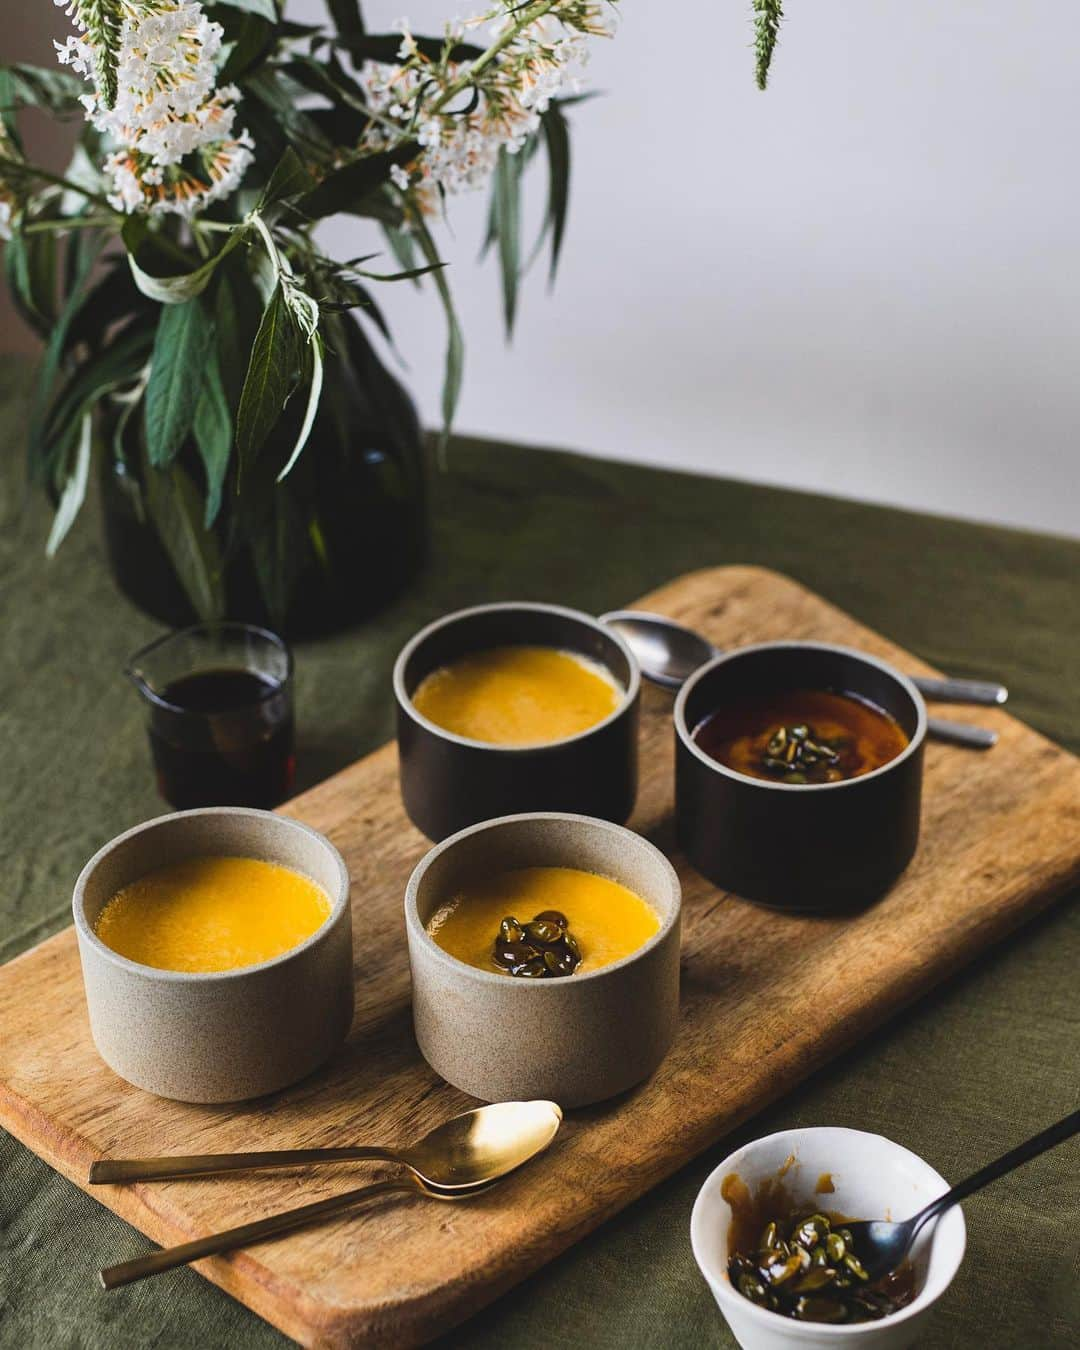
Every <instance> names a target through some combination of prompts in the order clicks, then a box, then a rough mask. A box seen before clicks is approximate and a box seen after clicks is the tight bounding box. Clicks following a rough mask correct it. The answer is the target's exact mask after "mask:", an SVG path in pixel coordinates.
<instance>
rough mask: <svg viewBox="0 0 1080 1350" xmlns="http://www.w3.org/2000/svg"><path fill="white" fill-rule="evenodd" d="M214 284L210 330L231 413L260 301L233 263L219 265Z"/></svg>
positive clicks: (242, 270)
mask: <svg viewBox="0 0 1080 1350" xmlns="http://www.w3.org/2000/svg"><path fill="white" fill-rule="evenodd" d="M214 285H215V288H216V290H217V296H216V301H217V303H216V304H215V307H214V331H215V332H216V334H217V361H218V369H219V371H220V372H221V382H222V385H223V386H224V389H225V398H226V400H227V402H228V405H229V408H230V410H231V412H233V413H235V411H236V409H237V408H238V407H239V406H240V394H241V392H242V391H243V388H244V378H245V376H246V375H247V367H248V361H249V360H250V358H251V349H252V347H253V346H254V345H255V334H256V333H257V332H258V331H259V322H260V320H261V319H262V311H263V302H262V300H261V298H260V297H259V294H258V292H257V291H256V289H255V284H254V278H253V277H252V275H251V273H250V272H249V271H248V270H247V268H246V267H238V266H236V265H235V264H233V265H231V266H226V267H223V268H222V269H221V271H220V272H219V273H218V276H217V280H216V281H215V283H214Z"/></svg>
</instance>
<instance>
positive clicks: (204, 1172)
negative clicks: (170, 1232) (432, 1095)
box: [88, 1148, 407, 1186]
mask: <svg viewBox="0 0 1080 1350" xmlns="http://www.w3.org/2000/svg"><path fill="white" fill-rule="evenodd" d="M365 1158H367V1159H378V1160H380V1161H382V1162H404V1161H405V1160H404V1159H403V1158H402V1157H401V1156H400V1155H399V1154H398V1153H396V1152H395V1151H394V1150H393V1149H389V1148H285V1149H272V1150H267V1151H264V1152H261V1153H192V1154H188V1155H186V1156H183V1155H178V1156H174V1157H164V1158H102V1159H101V1160H100V1161H99V1162H93V1163H91V1164H90V1175H89V1177H88V1181H89V1183H90V1185H91V1186H101V1185H104V1184H105V1183H106V1182H110V1181H112V1182H125V1181H165V1180H167V1179H168V1178H170V1177H206V1176H213V1175H214V1174H215V1173H218V1172H248V1171H254V1170H257V1169H258V1168H262V1167H305V1166H307V1165H308V1164H310V1163H327V1162H356V1161H358V1160H362V1159H365ZM406 1165H407V1164H406Z"/></svg>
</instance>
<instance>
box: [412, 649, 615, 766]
mask: <svg viewBox="0 0 1080 1350" xmlns="http://www.w3.org/2000/svg"><path fill="white" fill-rule="evenodd" d="M622 695H623V691H622V689H621V688H620V687H619V686H618V685H617V684H616V682H615V681H614V679H612V677H611V676H610V675H609V674H608V673H607V671H606V670H604V668H603V667H602V666H599V665H594V664H593V662H591V661H589V660H588V659H587V658H585V657H583V656H579V655H577V653H575V652H566V651H560V650H558V649H557V648H555V647H529V646H522V647H490V648H488V649H487V650H486V651H479V652H471V653H470V654H469V655H468V656H463V657H461V659H460V660H457V661H453V662H451V663H450V664H449V665H446V666H440V667H439V669H437V670H433V671H432V672H431V674H430V675H427V676H425V678H424V679H423V680H421V682H420V684H419V685H418V686H417V689H416V692H415V693H414V694H413V696H412V702H413V706H414V707H415V708H416V710H417V712H419V713H421V714H422V715H423V716H424V717H426V718H427V719H428V720H429V721H430V722H434V723H435V725H436V726H440V727H442V728H443V730H444V731H451V732H453V733H454V735H456V736H465V737H467V738H468V739H469V740H473V741H486V742H487V743H488V744H489V745H540V744H543V743H544V742H545V741H560V740H562V739H563V738H564V737H566V736H576V735H577V734H578V733H579V732H581V731H586V730H587V729H588V728H589V727H592V726H595V725H596V724H597V722H602V721H603V720H604V718H605V717H609V716H610V715H611V714H612V713H613V712H614V711H615V709H616V708H617V707H618V706H619V703H620V701H621V699H622Z"/></svg>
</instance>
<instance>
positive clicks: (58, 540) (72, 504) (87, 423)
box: [45, 412, 94, 558]
mask: <svg viewBox="0 0 1080 1350" xmlns="http://www.w3.org/2000/svg"><path fill="white" fill-rule="evenodd" d="M93 439H94V419H93V417H92V416H91V414H90V413H88V412H86V413H83V416H82V422H81V424H80V426H79V439H78V443H77V445H76V447H75V462H74V464H73V465H72V468H71V472H70V473H69V474H68V478H67V482H66V483H65V484H64V487H63V491H62V492H61V493H60V501H59V504H58V505H57V508H56V515H55V516H54V517H53V523H52V529H51V530H50V531H49V539H48V542H47V543H46V545H45V554H46V557H49V558H51V557H52V556H53V554H54V553H55V552H56V550H57V549H58V548H59V547H60V545H61V544H62V543H63V542H64V540H65V538H66V537H67V533H68V531H69V530H70V529H71V527H72V525H74V523H75V517H76V516H77V515H78V514H79V508H80V507H81V506H82V504H83V502H84V501H85V500H86V482H87V479H88V477H89V475H90V449H91V446H92V444H93Z"/></svg>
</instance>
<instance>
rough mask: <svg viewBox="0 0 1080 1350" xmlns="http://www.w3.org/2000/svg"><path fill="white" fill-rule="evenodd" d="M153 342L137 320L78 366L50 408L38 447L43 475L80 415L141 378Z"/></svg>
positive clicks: (67, 441)
mask: <svg viewBox="0 0 1080 1350" xmlns="http://www.w3.org/2000/svg"><path fill="white" fill-rule="evenodd" d="M152 345H153V334H152V331H151V330H150V329H149V328H148V327H147V326H145V325H142V324H133V325H130V326H129V327H128V328H126V329H125V330H124V331H123V332H122V333H120V334H118V335H117V336H115V337H114V338H113V339H112V341H111V342H110V343H109V345H108V346H107V347H105V348H103V350H102V351H101V352H100V353H97V354H95V355H94V356H91V357H90V358H88V359H87V360H86V361H84V362H83V363H82V364H81V365H80V366H78V367H77V368H76V369H75V371H74V372H73V373H72V375H71V377H70V379H69V380H68V381H67V383H66V384H65V385H64V387H63V388H62V389H61V391H60V393H59V394H58V396H57V398H56V400H55V402H54V403H53V405H52V407H51V408H50V410H49V414H48V418H47V420H46V422H45V426H44V429H43V431H42V433H41V439H40V445H39V448H38V452H37V453H38V460H39V477H40V472H41V471H42V470H46V469H51V467H52V466H53V465H54V464H56V463H57V462H58V461H59V459H60V457H61V456H62V454H63V452H64V450H65V447H67V446H68V445H69V444H71V442H72V441H73V440H74V436H75V434H76V432H77V429H78V422H79V419H80V418H81V417H82V416H83V414H84V413H87V412H89V411H90V410H91V409H93V408H94V407H95V406H96V405H97V403H98V401H99V400H100V399H101V398H102V397H103V396H104V395H105V394H108V393H110V392H111V391H112V390H113V389H117V388H119V387H120V386H122V385H125V384H131V383H133V382H134V381H135V380H137V379H138V378H139V374H140V372H141V371H142V369H143V367H144V365H145V364H146V360H147V357H148V356H149V354H150V349H151V346H152Z"/></svg>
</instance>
